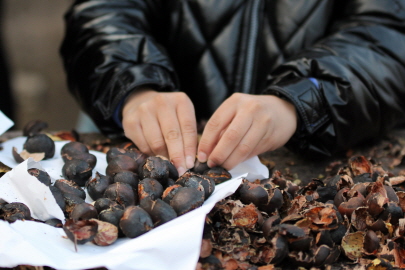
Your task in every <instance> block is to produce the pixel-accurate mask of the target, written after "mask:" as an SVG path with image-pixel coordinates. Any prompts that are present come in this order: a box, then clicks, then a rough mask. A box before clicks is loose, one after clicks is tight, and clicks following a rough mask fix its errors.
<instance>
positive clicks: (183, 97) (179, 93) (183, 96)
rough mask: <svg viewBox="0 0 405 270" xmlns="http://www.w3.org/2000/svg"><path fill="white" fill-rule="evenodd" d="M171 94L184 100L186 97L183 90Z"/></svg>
mask: <svg viewBox="0 0 405 270" xmlns="http://www.w3.org/2000/svg"><path fill="white" fill-rule="evenodd" d="M173 94H174V95H175V98H176V99H177V100H180V101H184V100H187V99H188V96H187V95H186V93H184V92H175V93H173Z"/></svg>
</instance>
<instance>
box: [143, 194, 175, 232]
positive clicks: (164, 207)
mask: <svg viewBox="0 0 405 270" xmlns="http://www.w3.org/2000/svg"><path fill="white" fill-rule="evenodd" d="M140 207H142V208H143V209H144V210H145V211H146V212H148V214H149V215H150V217H151V218H152V221H153V224H154V227H157V226H159V225H162V224H164V223H166V222H168V221H170V220H172V219H175V218H176V217H177V213H176V212H175V211H174V209H173V208H172V207H171V206H170V205H169V204H167V203H165V202H164V201H162V200H161V199H156V200H153V199H152V198H151V197H146V198H144V199H142V200H141V202H140Z"/></svg>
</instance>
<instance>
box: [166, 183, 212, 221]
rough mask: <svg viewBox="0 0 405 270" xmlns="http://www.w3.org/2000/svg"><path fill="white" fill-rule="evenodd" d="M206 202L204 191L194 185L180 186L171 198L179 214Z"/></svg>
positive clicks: (171, 204)
mask: <svg viewBox="0 0 405 270" xmlns="http://www.w3.org/2000/svg"><path fill="white" fill-rule="evenodd" d="M203 203H204V191H203V190H199V189H196V188H192V187H183V188H180V189H179V190H178V191H177V192H176V194H175V195H174V196H173V198H172V199H171V200H170V206H171V207H173V209H174V211H176V213H177V215H178V216H181V215H184V214H185V213H188V212H190V211H191V210H194V209H196V208H197V207H200V206H201V205H202V204H203Z"/></svg>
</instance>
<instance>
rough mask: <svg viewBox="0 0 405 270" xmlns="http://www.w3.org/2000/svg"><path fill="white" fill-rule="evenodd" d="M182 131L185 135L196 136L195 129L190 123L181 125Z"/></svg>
mask: <svg viewBox="0 0 405 270" xmlns="http://www.w3.org/2000/svg"><path fill="white" fill-rule="evenodd" d="M182 131H183V133H185V134H191V135H194V134H197V127H196V126H195V125H194V124H193V122H192V121H186V122H185V123H184V124H183V127H182Z"/></svg>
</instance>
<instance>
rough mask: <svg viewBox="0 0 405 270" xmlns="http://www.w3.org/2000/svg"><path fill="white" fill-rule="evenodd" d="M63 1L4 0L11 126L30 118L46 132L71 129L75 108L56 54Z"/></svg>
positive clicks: (73, 122) (4, 38)
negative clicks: (12, 99) (45, 125)
mask: <svg viewBox="0 0 405 270" xmlns="http://www.w3.org/2000/svg"><path fill="white" fill-rule="evenodd" d="M70 3H71V1H68V0H23V1H16V0H3V2H2V4H3V6H2V10H3V14H2V16H3V17H2V25H1V27H2V31H3V40H4V47H5V54H6V60H7V61H8V63H9V68H10V73H11V85H12V89H13V93H14V96H15V104H14V106H15V117H14V119H13V120H14V121H15V123H16V125H15V127H14V128H15V129H21V128H22V127H23V126H24V125H25V123H27V122H28V121H29V120H33V119H39V120H43V121H46V122H48V125H49V129H51V130H61V129H67V130H70V129H72V128H75V126H76V123H77V119H78V115H79V108H78V106H77V104H76V102H75V101H74V99H73V98H72V96H71V95H70V93H69V92H68V90H67V86H66V78H65V73H64V71H63V68H62V60H61V57H60V55H59V47H60V44H61V41H62V38H63V31H64V22H63V15H64V13H65V12H66V10H67V8H68V6H69V5H70Z"/></svg>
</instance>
